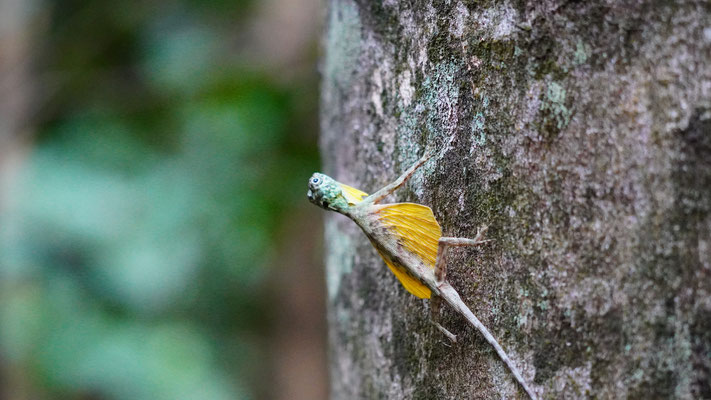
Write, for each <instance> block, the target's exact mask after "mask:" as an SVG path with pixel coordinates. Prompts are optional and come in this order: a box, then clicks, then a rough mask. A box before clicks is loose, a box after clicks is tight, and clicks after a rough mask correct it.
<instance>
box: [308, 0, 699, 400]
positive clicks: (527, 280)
mask: <svg viewBox="0 0 711 400" xmlns="http://www.w3.org/2000/svg"><path fill="white" fill-rule="evenodd" d="M709 21H711V6H710V5H709V2H682V3H679V4H669V3H668V2H663V1H638V2H632V1H630V2H625V3H619V4H613V3H612V2H609V3H600V2H597V3H596V2H573V1H550V0H545V1H528V2H526V1H509V2H506V1H504V2H494V1H469V2H467V1H455V0H452V1H427V0H425V1H415V2H406V1H403V2H397V1H382V2H381V1H366V0H356V1H353V0H330V2H329V11H328V19H327V29H326V32H325V34H324V35H325V37H324V47H325V55H324V58H323V62H322V72H323V83H322V84H323V87H322V115H321V122H322V142H321V147H322V151H323V158H324V164H325V165H324V172H326V173H328V174H330V175H332V176H334V177H335V178H336V179H338V180H340V181H342V182H345V183H348V184H351V185H353V186H355V187H358V188H360V189H362V190H366V191H368V192H372V191H374V190H376V189H378V188H380V187H381V186H382V185H384V184H385V183H386V182H388V181H390V180H392V179H394V178H395V177H396V176H397V175H398V173H400V172H401V171H402V170H404V169H405V168H407V167H408V166H409V165H410V164H411V163H413V162H414V161H416V160H417V158H418V157H419V156H420V155H421V154H422V151H423V149H424V147H425V146H426V145H427V144H436V145H437V146H438V148H442V147H446V146H445V145H446V143H448V142H449V141H450V140H451V142H450V144H449V146H448V149H447V150H446V151H445V153H444V156H443V157H442V158H440V159H439V160H437V161H435V162H430V163H429V164H428V165H427V166H426V167H423V171H422V172H419V173H417V174H416V175H415V176H414V178H413V180H412V181H411V183H409V184H408V185H407V186H406V187H405V188H404V189H402V190H401V191H400V192H399V193H398V196H397V199H396V200H398V201H405V200H406V201H415V202H419V203H422V204H426V205H429V206H430V207H432V209H433V210H434V213H435V215H436V217H437V219H438V220H439V222H440V224H441V225H442V229H443V232H444V233H445V234H447V235H453V236H462V237H473V236H474V234H475V233H476V228H477V226H479V225H481V224H488V225H489V226H490V229H489V235H488V236H489V237H490V238H494V239H496V242H495V243H494V244H492V245H490V246H487V247H486V248H483V249H481V250H479V251H460V252H459V253H458V255H457V256H455V257H452V258H451V262H450V264H449V265H450V268H449V280H450V281H451V282H452V284H453V286H454V287H455V288H456V289H457V290H458V291H459V292H460V294H461V295H462V297H463V299H464V301H465V302H466V303H467V304H469V305H470V307H471V308H472V310H473V311H474V313H475V314H476V315H478V316H479V318H481V320H482V321H483V322H484V323H485V324H486V325H487V326H488V327H489V329H490V330H491V331H492V333H493V334H494V335H495V336H496V337H497V338H498V339H499V341H500V342H501V344H502V345H503V347H504V348H505V349H507V351H508V352H509V354H510V355H511V356H512V357H513V358H514V359H515V360H518V363H519V366H520V369H521V370H522V373H523V375H524V376H525V377H526V378H527V379H528V380H529V381H530V382H532V383H533V386H534V387H535V390H536V391H537V392H538V393H539V394H540V395H541V397H543V398H551V399H558V398H625V397H627V398H645V397H646V398H679V399H691V398H711V383H710V381H711V24H710V23H709ZM326 241H327V243H326V245H327V247H326V252H327V256H326V262H327V283H328V318H329V324H330V328H329V340H330V370H331V391H332V393H331V394H332V398H334V399H349V398H392V399H469V398H523V392H522V391H520V390H519V389H518V387H517V386H516V385H515V384H514V381H513V379H512V377H511V376H510V374H509V372H508V370H507V369H506V368H505V366H504V365H503V363H502V362H501V361H500V360H499V359H498V358H497V357H496V354H495V353H494V352H493V350H492V349H491V348H490V347H489V346H488V345H487V343H486V342H485V341H484V340H483V339H482V337H481V336H480V335H479V334H478V333H477V332H476V331H475V330H473V329H472V328H471V327H469V326H467V325H466V323H465V321H464V320H463V319H462V318H461V317H460V316H458V315H456V314H454V313H453V312H452V311H451V310H449V309H447V308H445V309H444V310H443V316H442V319H443V325H445V326H446V327H448V328H449V329H450V330H451V331H453V332H455V333H458V334H459V338H460V343H457V344H456V345H453V346H450V345H449V344H448V343H447V342H446V339H445V338H444V337H443V336H442V334H441V333H439V332H438V331H437V330H436V329H434V328H433V327H432V326H431V325H430V324H429V322H428V312H429V304H428V302H427V301H423V300H419V299H417V298H415V297H414V296H412V295H409V294H408V293H406V292H405V291H404V290H403V288H402V287H401V286H400V285H399V284H398V283H397V281H396V279H395V277H394V276H392V274H391V273H390V272H389V271H388V270H387V268H386V267H385V265H384V264H383V262H382V261H381V260H380V259H379V258H378V255H377V254H376V252H375V251H374V250H373V249H372V248H371V245H370V243H369V242H368V241H367V239H366V238H365V237H364V235H363V234H362V233H361V232H360V231H359V229H358V228H357V227H356V226H355V224H353V223H352V222H351V221H348V220H347V219H346V218H344V217H341V216H339V215H335V214H330V215H328V217H327V220H326Z"/></svg>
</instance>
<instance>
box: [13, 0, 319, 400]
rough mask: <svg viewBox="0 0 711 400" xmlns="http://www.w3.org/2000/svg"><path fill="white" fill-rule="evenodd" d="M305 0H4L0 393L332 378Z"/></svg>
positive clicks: (204, 391)
mask: <svg viewBox="0 0 711 400" xmlns="http://www.w3.org/2000/svg"><path fill="white" fill-rule="evenodd" d="M322 15H323V4H322V3H321V1H320V0H262V1H257V0H148V1H136V2H110V1H106V0H55V1H50V0H0V185H1V186H0V398H2V399H12V400H20V399H206V400H209V399H216V400H222V399H262V398H268V399H272V398H273V399H321V398H325V397H326V392H327V390H326V385H327V383H326V372H325V345H324V343H325V328H324V321H323V319H324V309H323V308H324V300H323V277H322V275H323V274H322V266H321V255H320V251H321V250H320V242H319V237H320V235H321V222H320V220H319V218H321V215H320V213H319V210H317V209H316V208H315V207H313V206H311V205H310V204H309V203H308V202H307V200H306V197H305V192H306V182H307V179H308V177H309V176H310V174H311V173H312V172H313V171H314V170H316V169H317V168H318V153H317V146H316V142H317V131H318V123H317V106H318V73H317V63H316V61H317V58H318V52H319V46H318V36H319V33H320V29H321V20H322Z"/></svg>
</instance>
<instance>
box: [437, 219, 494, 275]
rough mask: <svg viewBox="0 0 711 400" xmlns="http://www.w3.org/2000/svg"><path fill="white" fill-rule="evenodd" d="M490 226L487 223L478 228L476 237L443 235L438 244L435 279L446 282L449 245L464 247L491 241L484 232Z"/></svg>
mask: <svg viewBox="0 0 711 400" xmlns="http://www.w3.org/2000/svg"><path fill="white" fill-rule="evenodd" d="M487 229H488V227H487V226H486V225H484V226H482V227H481V228H479V229H478V230H477V233H476V236H475V237H474V239H465V238H457V237H446V236H442V237H441V238H439V243H438V246H437V260H436V261H435V270H434V273H435V280H436V281H437V284H441V283H444V281H445V280H446V279H447V261H446V257H447V250H448V248H449V247H464V246H478V245H480V244H484V243H487V242H490V241H491V240H484V239H483V238H484V234H485V233H486V230H487Z"/></svg>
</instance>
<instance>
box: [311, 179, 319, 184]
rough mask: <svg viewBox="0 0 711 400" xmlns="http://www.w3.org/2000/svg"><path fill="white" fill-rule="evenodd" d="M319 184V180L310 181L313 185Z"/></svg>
mask: <svg viewBox="0 0 711 400" xmlns="http://www.w3.org/2000/svg"><path fill="white" fill-rule="evenodd" d="M319 182H321V179H320V178H313V179H311V183H313V184H314V185H316V184H318V183H319Z"/></svg>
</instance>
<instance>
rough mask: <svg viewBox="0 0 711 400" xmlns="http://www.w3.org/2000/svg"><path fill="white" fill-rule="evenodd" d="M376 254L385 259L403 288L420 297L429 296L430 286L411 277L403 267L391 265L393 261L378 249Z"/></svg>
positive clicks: (426, 297)
mask: <svg viewBox="0 0 711 400" xmlns="http://www.w3.org/2000/svg"><path fill="white" fill-rule="evenodd" d="M378 254H380V257H382V258H383V261H385V265H387V266H388V268H390V271H392V272H393V274H395V276H396V277H397V279H398V280H399V281H400V283H402V286H403V287H404V288H405V290H407V291H408V292H410V293H412V294H414V295H415V296H417V297H419V298H421V299H429V298H430V296H431V295H432V292H431V291H430V288H428V287H427V286H425V285H423V284H422V283H421V282H420V281H419V280H417V279H416V278H414V277H412V276H411V275H410V274H409V273H408V272H407V271H406V270H405V269H404V268H403V267H399V266H395V265H393V263H391V262H390V260H388V258H387V257H385V255H384V254H383V253H381V252H380V251H378Z"/></svg>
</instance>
